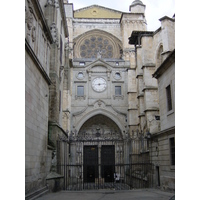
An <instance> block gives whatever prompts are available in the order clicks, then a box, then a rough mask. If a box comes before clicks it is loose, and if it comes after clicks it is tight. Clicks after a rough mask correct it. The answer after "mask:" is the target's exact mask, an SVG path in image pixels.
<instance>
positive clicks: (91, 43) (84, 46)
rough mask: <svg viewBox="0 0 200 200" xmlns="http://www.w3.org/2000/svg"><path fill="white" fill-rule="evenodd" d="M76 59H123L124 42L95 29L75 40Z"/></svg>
mask: <svg viewBox="0 0 200 200" xmlns="http://www.w3.org/2000/svg"><path fill="white" fill-rule="evenodd" d="M74 43H75V46H74V57H75V58H93V59H94V58H108V59H109V58H110V59H112V58H116V59H119V58H121V56H122V55H121V52H122V42H121V41H120V40H119V39H118V38H117V37H115V36H114V35H112V34H110V33H108V32H105V31H102V30H98V29H94V30H91V31H88V32H85V33H83V34H81V35H80V36H78V37H77V38H75V39H74Z"/></svg>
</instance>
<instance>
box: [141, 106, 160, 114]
mask: <svg viewBox="0 0 200 200" xmlns="http://www.w3.org/2000/svg"><path fill="white" fill-rule="evenodd" d="M149 111H159V108H156V107H154V108H153V107H152V108H147V109H146V110H144V112H145V113H146V112H149Z"/></svg>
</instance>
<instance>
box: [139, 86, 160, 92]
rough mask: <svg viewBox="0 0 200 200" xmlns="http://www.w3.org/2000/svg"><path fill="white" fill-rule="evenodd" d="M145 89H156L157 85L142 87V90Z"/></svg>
mask: <svg viewBox="0 0 200 200" xmlns="http://www.w3.org/2000/svg"><path fill="white" fill-rule="evenodd" d="M145 90H158V87H155V86H145V87H144V88H143V89H142V92H144V91H145Z"/></svg>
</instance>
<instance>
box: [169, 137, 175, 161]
mask: <svg viewBox="0 0 200 200" xmlns="http://www.w3.org/2000/svg"><path fill="white" fill-rule="evenodd" d="M169 142H170V156H171V165H175V138H174V137H173V138H170V139H169Z"/></svg>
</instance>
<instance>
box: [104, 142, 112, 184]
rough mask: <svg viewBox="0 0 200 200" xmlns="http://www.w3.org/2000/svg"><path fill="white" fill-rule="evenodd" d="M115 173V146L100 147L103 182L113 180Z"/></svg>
mask: <svg viewBox="0 0 200 200" xmlns="http://www.w3.org/2000/svg"><path fill="white" fill-rule="evenodd" d="M114 173H115V146H114V145H103V146H102V147H101V176H102V178H104V180H105V182H113V181H114Z"/></svg>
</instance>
